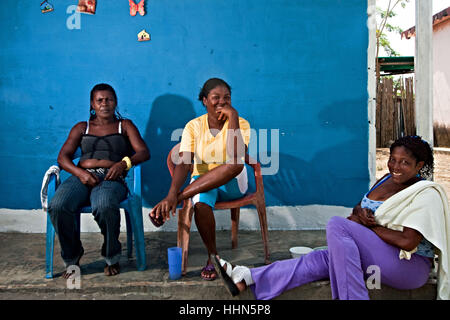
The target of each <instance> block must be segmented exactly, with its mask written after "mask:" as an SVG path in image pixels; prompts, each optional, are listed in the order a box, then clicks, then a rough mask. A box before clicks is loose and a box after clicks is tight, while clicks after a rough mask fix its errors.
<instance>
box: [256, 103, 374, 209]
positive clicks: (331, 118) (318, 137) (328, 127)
mask: <svg viewBox="0 0 450 320" xmlns="http://www.w3.org/2000/svg"><path fill="white" fill-rule="evenodd" d="M365 107H366V105H365V100H364V99H360V100H357V99H354V100H344V101H339V102H336V103H334V104H330V105H327V106H325V107H324V108H323V109H322V110H321V111H320V112H319V114H318V119H317V120H318V122H319V127H317V128H316V130H315V132H309V133H308V134H311V139H310V143H319V144H320V143H321V141H322V142H324V144H325V143H326V145H328V147H324V148H323V149H321V148H317V149H318V151H317V152H315V154H314V155H313V157H312V158H311V159H310V160H308V161H305V160H304V159H301V157H298V156H295V154H296V152H295V150H293V151H294V152H293V153H291V154H287V153H283V152H280V154H279V155H278V157H279V158H278V159H279V170H278V172H277V174H275V175H266V176H264V188H265V191H266V202H268V203H270V204H271V205H281V206H283V205H309V204H322V205H340V206H349V207H353V206H354V205H355V204H356V203H357V202H358V201H359V200H360V199H361V197H362V195H363V193H364V192H366V191H367V187H368V183H369V179H370V177H369V171H368V156H367V148H368V147H367V144H368V142H367V141H368V140H367V139H368V137H367V135H368V134H367V127H366V124H365V123H364V124H363V123H358V122H353V120H352V119H362V118H363V117H364V110H365V109H364V108H365ZM358 113H360V114H358ZM366 113H367V111H366ZM298 134H301V133H298ZM339 135H341V138H338V139H337V138H336V136H339ZM346 138H347V139H346ZM330 141H331V142H332V141H341V143H339V144H336V145H333V144H332V143H331V144H330ZM291 145H295V143H294V142H292V143H291ZM297 145H298V143H297ZM280 147H281V146H280ZM280 149H281V148H280ZM280 151H282V150H280ZM302 152H303V153H304V151H302ZM311 152H312V151H311ZM272 157H274V155H272ZM308 158H310V157H308Z"/></svg>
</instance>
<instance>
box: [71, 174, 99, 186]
mask: <svg viewBox="0 0 450 320" xmlns="http://www.w3.org/2000/svg"><path fill="white" fill-rule="evenodd" d="M77 177H78V179H80V181H81V183H82V184H84V185H87V186H89V187H95V186H96V185H97V184H99V182H100V179H99V178H98V177H97V176H96V175H95V174H92V173H90V172H88V171H86V170H81V171H80V173H79V174H78V175H77Z"/></svg>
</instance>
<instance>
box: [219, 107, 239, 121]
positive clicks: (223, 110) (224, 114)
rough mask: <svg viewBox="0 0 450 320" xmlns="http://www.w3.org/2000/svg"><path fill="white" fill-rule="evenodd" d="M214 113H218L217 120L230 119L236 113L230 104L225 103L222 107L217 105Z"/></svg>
mask: <svg viewBox="0 0 450 320" xmlns="http://www.w3.org/2000/svg"><path fill="white" fill-rule="evenodd" d="M216 113H218V114H219V117H218V118H217V119H218V120H226V119H231V118H232V117H234V116H236V117H237V115H238V112H237V111H236V109H234V108H233V107H232V106H231V105H230V104H225V105H224V106H223V107H217V109H216Z"/></svg>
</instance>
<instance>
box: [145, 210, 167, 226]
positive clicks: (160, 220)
mask: <svg viewBox="0 0 450 320" xmlns="http://www.w3.org/2000/svg"><path fill="white" fill-rule="evenodd" d="M148 217H149V218H150V221H151V222H152V223H153V225H154V226H155V227H157V228H159V227H161V226H162V225H163V224H164V220H163V217H162V216H161V215H160V216H159V218H158V219H156V218H154V217H152V216H151V215H150V213H149V214H148Z"/></svg>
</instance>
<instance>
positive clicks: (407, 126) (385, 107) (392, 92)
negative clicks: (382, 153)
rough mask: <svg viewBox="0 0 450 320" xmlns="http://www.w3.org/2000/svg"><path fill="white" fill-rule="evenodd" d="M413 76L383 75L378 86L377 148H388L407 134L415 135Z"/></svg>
mask: <svg viewBox="0 0 450 320" xmlns="http://www.w3.org/2000/svg"><path fill="white" fill-rule="evenodd" d="M414 117H415V116H414V81H413V78H412V77H410V78H400V79H399V80H398V81H396V82H395V84H394V81H393V79H392V78H387V77H382V78H381V80H380V82H379V84H378V87H377V109H376V121H375V126H376V132H377V148H386V147H389V146H390V144H391V143H392V142H393V141H395V140H396V139H397V138H400V137H402V136H405V135H415V134H416V125H415V118H414Z"/></svg>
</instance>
